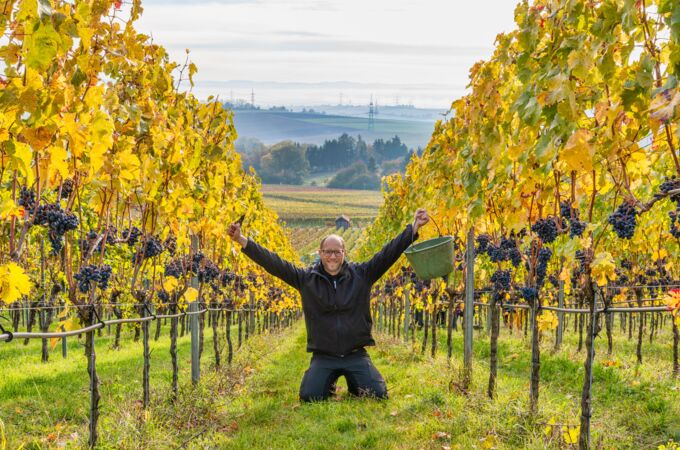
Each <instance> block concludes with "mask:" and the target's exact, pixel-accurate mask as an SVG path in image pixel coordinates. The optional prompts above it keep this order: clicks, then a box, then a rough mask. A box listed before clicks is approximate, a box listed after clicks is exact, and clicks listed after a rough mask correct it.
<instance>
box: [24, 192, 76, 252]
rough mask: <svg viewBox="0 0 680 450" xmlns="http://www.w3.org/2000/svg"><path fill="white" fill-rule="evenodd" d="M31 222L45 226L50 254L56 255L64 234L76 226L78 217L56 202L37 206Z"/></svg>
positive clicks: (60, 247)
mask: <svg viewBox="0 0 680 450" xmlns="http://www.w3.org/2000/svg"><path fill="white" fill-rule="evenodd" d="M33 223H34V224H35V225H42V226H46V227H47V229H48V233H47V236H48V238H49V240H50V244H51V245H52V254H53V255H57V254H59V252H61V249H62V248H63V247H64V234H66V232H67V231H71V230H75V229H76V228H78V217H76V215H75V214H73V213H72V212H68V211H64V210H62V209H61V206H60V205H59V204H58V203H54V204H52V203H48V204H45V205H40V206H38V209H37V211H36V213H35V217H34V218H33Z"/></svg>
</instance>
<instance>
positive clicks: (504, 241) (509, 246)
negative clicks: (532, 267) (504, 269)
mask: <svg viewBox="0 0 680 450" xmlns="http://www.w3.org/2000/svg"><path fill="white" fill-rule="evenodd" d="M501 249H502V250H504V251H505V252H506V254H507V258H508V259H509V260H510V262H512V265H513V266H514V267H518V266H519V265H520V264H521V263H522V253H521V252H520V251H519V247H518V246H517V240H516V239H515V235H514V234H510V237H508V238H506V237H505V236H502V237H501Z"/></svg>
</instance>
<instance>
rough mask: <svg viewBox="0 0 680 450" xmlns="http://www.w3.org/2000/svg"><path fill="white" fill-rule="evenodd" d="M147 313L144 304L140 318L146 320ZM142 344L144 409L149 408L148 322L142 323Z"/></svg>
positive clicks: (145, 304) (146, 305)
mask: <svg viewBox="0 0 680 450" xmlns="http://www.w3.org/2000/svg"><path fill="white" fill-rule="evenodd" d="M148 311H149V309H148V304H147V303H146V302H145V303H144V308H143V309H142V318H146V314H147V312H148ZM142 332H143V336H142V342H143V345H144V368H143V369H142V370H143V373H142V389H143V391H144V397H143V406H144V409H146V408H147V407H148V406H149V368H150V366H151V364H150V353H149V322H148V321H146V322H142Z"/></svg>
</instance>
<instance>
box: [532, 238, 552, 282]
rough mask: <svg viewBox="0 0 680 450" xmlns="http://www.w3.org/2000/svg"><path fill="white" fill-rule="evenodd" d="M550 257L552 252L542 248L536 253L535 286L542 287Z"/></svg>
mask: <svg viewBox="0 0 680 450" xmlns="http://www.w3.org/2000/svg"><path fill="white" fill-rule="evenodd" d="M551 257H552V250H550V249H549V248H546V247H543V248H542V249H540V250H539V251H538V261H537V262H538V264H537V266H536V285H537V286H539V287H540V286H543V282H544V281H545V275H546V274H547V272H548V261H550V258H551Z"/></svg>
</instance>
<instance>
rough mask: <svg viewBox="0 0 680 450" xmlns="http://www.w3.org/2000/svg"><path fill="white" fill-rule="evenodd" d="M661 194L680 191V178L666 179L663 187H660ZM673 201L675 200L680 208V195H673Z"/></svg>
mask: <svg viewBox="0 0 680 450" xmlns="http://www.w3.org/2000/svg"><path fill="white" fill-rule="evenodd" d="M659 189H660V190H661V192H663V193H664V194H667V193H669V192H671V191H675V190H678V189H680V178H676V177H672V178H666V181H664V182H663V183H661V186H660V187H659ZM671 200H673V201H674V202H675V203H677V204H678V206H679V207H680V194H673V195H672V196H671Z"/></svg>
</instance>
